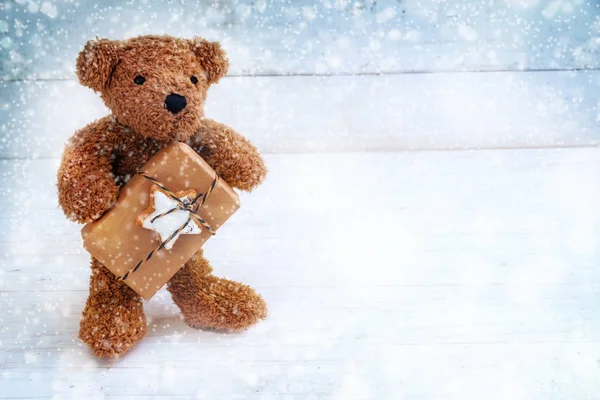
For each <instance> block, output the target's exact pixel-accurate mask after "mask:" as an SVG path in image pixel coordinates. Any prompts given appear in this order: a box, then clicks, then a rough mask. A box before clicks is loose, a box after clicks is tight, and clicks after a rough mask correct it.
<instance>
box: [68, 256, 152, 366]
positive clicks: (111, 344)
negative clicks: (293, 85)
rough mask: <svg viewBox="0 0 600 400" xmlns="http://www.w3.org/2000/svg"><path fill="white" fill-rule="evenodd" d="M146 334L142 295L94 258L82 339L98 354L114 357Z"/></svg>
mask: <svg viewBox="0 0 600 400" xmlns="http://www.w3.org/2000/svg"><path fill="white" fill-rule="evenodd" d="M145 334H146V316H145V315H144V308H143V304H142V299H141V297H140V296H139V295H138V294H137V293H135V292H134V291H133V290H132V289H131V288H130V287H129V286H127V285H126V284H125V283H123V282H121V281H119V280H118V279H117V277H116V276H115V275H113V273H112V272H110V271H109V270H108V269H107V268H106V267H104V266H103V265H102V264H101V263H100V261H98V260H96V259H95V258H92V276H91V278H90V294H89V297H88V299H87V302H86V304H85V309H84V310H83V318H82V319H81V324H80V326H79V338H80V339H81V340H82V341H83V342H85V343H86V344H87V345H88V346H89V347H90V349H92V351H93V352H94V354H95V355H96V356H98V357H106V356H109V357H114V356H118V355H121V354H123V353H125V352H126V351H127V350H129V349H130V348H132V347H133V346H134V345H135V344H136V343H137V342H138V341H139V340H140V339H141V338H142V337H143V336H144V335H145Z"/></svg>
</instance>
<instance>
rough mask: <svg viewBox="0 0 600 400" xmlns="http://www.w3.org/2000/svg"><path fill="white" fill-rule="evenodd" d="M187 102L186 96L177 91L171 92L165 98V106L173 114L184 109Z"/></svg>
mask: <svg viewBox="0 0 600 400" xmlns="http://www.w3.org/2000/svg"><path fill="white" fill-rule="evenodd" d="M186 104H187V102H186V101H185V97H183V96H182V95H180V94H177V93H171V94H170V95H168V96H167V98H166V99H165V107H166V108H167V110H169V111H170V112H172V113H173V114H177V113H178V112H179V111H181V110H183V109H184V108H185V106H186Z"/></svg>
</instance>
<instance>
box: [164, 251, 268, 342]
mask: <svg viewBox="0 0 600 400" xmlns="http://www.w3.org/2000/svg"><path fill="white" fill-rule="evenodd" d="M211 272H212V268H211V267H210V265H209V263H208V261H207V260H206V259H205V258H204V257H203V256H202V250H200V251H199V252H198V253H196V255H195V256H194V257H193V258H192V259H191V260H190V261H188V262H187V263H186V264H185V266H184V267H183V268H182V269H180V270H179V271H178V272H177V274H175V276H174V277H173V278H171V280H170V281H169V283H168V286H167V288H168V290H169V292H171V296H172V297H173V301H174V302H175V304H177V306H178V307H179V309H180V310H181V313H182V314H183V318H184V320H185V322H186V323H187V324H188V325H189V326H191V327H192V328H197V329H215V330H225V331H238V330H243V329H246V328H248V327H249V326H251V325H253V324H255V323H257V322H258V321H260V320H262V319H265V318H266V316H267V305H266V303H265V301H264V300H263V299H262V297H261V296H260V295H259V294H258V293H256V292H255V291H254V289H252V288H251V287H249V286H246V285H243V284H241V283H238V282H234V281H230V280H227V279H222V278H217V277H216V276H213V275H211Z"/></svg>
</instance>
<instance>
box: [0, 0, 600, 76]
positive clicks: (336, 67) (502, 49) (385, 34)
mask: <svg viewBox="0 0 600 400" xmlns="http://www.w3.org/2000/svg"><path fill="white" fill-rule="evenodd" d="M2 7H3V9H2V11H1V14H0V59H1V60H2V61H1V64H0V77H1V78H3V79H22V78H34V77H41V78H58V79H70V78H73V73H72V71H73V65H74V60H75V57H76V54H77V52H78V51H79V50H80V49H81V48H82V46H83V45H84V43H85V41H86V40H88V39H90V38H93V37H94V36H96V35H99V36H101V37H110V38H126V37H130V36H134V35H138V34H148V33H154V34H162V33H169V34H172V35H178V36H194V35H199V36H205V37H208V38H210V39H214V40H219V41H221V42H222V43H223V44H224V46H225V48H226V49H227V50H228V52H229V54H230V57H231V65H232V67H231V71H230V74H231V75H273V74H274V75H279V74H356V73H394V72H406V71H455V70H475V71H478V70H498V69H501V70H505V69H508V70H522V69H573V68H597V67H598V66H599V65H600V46H599V45H598V41H599V40H600V39H599V35H600V19H599V15H600V4H599V3H598V2H597V1H593V0H587V1H586V0H575V1H569V2H566V1H565V2H562V1H546V0H539V1H536V0H510V1H504V0H502V1H494V0H486V1H481V0H464V1H458V0H449V1H443V2H440V1H435V0H357V1H349V0H328V1H323V2H320V3H318V4H315V2H313V1H308V0H297V1H265V0H259V1H246V0H239V1H231V0H219V1H216V2H213V1H183V0H182V1H177V2H174V1H157V0H150V1H144V2H138V1H130V2H122V1H119V0H106V1H102V2H62V1H56V2H50V1H43V2H40V3H38V2H29V1H27V2H26V1H14V0H10V1H8V2H7V3H5V4H4V6H2Z"/></svg>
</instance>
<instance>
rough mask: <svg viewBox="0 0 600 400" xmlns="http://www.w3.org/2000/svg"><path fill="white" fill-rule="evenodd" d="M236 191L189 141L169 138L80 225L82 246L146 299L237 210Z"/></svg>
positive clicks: (238, 203)
mask: <svg viewBox="0 0 600 400" xmlns="http://www.w3.org/2000/svg"><path fill="white" fill-rule="evenodd" d="M239 206H240V202H239V197H238V195H237V194H236V193H235V192H234V191H233V190H232V189H231V187H229V185H228V184H227V183H226V182H225V181H223V180H222V179H219V177H218V175H217V174H216V173H215V171H214V170H213V169H212V168H211V167H210V166H209V165H208V164H207V163H206V162H205V161H204V160H203V159H202V158H201V157H200V156H199V155H198V154H197V153H196V152H195V151H194V150H193V149H192V148H191V147H189V146H188V145H186V144H184V143H179V142H176V143H172V144H170V145H169V146H167V147H165V148H164V149H162V150H161V151H159V152H158V153H156V154H155V155H154V156H153V157H152V158H151V159H150V160H149V161H148V162H147V163H146V164H145V165H144V166H143V167H142V168H141V169H140V171H139V172H138V173H137V174H136V175H134V176H133V177H132V178H131V179H130V180H129V182H127V183H126V184H125V185H124V186H123V187H122V188H121V191H120V193H119V197H118V199H117V201H116V203H115V204H114V205H113V207H112V208H111V209H110V210H108V211H107V212H106V213H105V214H104V215H103V216H102V217H101V218H100V219H98V220H96V221H94V222H91V223H89V224H87V225H85V226H84V227H83V229H82V230H81V234H82V237H83V245H84V247H85V248H86V250H87V251H88V252H89V253H90V254H91V255H92V256H93V257H95V258H96V259H98V260H99V261H100V262H102V264H104V266H105V267H106V268H108V269H109V270H111V271H112V272H113V273H114V274H115V275H116V276H117V277H119V279H122V280H123V281H124V282H125V283H126V284H127V285H129V286H130V287H131V288H132V289H133V290H135V291H136V292H137V293H138V294H140V295H141V296H142V297H143V298H145V299H146V300H148V299H150V298H151V297H152V296H153V295H154V294H155V293H156V292H157V291H158V290H159V289H160V288H161V287H162V286H163V285H164V284H165V283H167V282H168V281H169V279H171V277H172V276H173V275H174V274H175V273H176V272H177V271H178V270H179V269H181V267H183V265H184V264H185V263H186V262H187V261H188V260H189V259H190V258H191V257H192V255H194V253H196V252H197V251H198V250H199V249H200V247H202V245H203V244H204V242H206V241H207V240H208V238H210V237H211V236H212V235H213V234H214V233H215V231H217V230H218V229H219V228H220V227H221V226H222V225H223V224H224V223H225V221H227V220H228V219H229V217H231V215H232V214H233V213H234V212H235V211H237V210H238V208H239Z"/></svg>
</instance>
